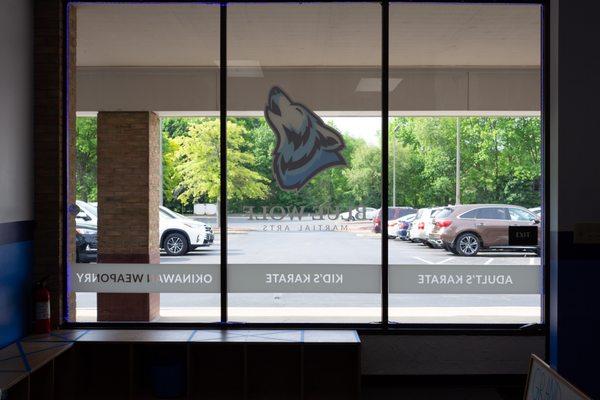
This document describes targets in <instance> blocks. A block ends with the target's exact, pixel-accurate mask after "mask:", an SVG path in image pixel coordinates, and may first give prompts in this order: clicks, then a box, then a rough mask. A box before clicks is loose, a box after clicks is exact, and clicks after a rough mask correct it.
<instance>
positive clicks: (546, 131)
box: [60, 0, 551, 346]
mask: <svg viewBox="0 0 600 400" xmlns="http://www.w3.org/2000/svg"><path fill="white" fill-rule="evenodd" d="M260 2H261V1H246V0H231V1H223V0H218V1H212V2H206V3H198V2H197V1H191V0H128V1H127V0H126V1H123V0H64V1H63V16H62V17H63V21H64V23H63V26H62V34H63V57H62V58H63V59H62V62H63V64H62V78H63V86H62V99H63V110H62V121H63V135H64V136H63V162H62V167H63V175H64V176H63V177H64V179H63V188H62V189H63V200H64V202H63V204H66V205H68V204H69V203H68V193H69V189H70V188H69V179H68V173H69V172H68V171H69V162H70V160H69V154H70V152H69V146H70V143H69V140H68V137H69V135H68V132H69V118H68V115H69V107H70V98H69V68H68V66H69V51H68V49H69V12H70V9H71V7H72V6H76V5H81V4H102V5H111V4H148V5H152V4H156V5H158V4H160V5H168V4H213V5H218V6H220V66H219V68H220V71H219V80H220V89H219V91H220V93H219V94H220V110H219V114H220V121H221V124H220V126H221V137H220V147H221V155H222V156H221V182H224V181H226V176H227V160H226V157H225V156H223V155H225V154H226V151H225V150H226V143H227V132H226V119H227V86H226V85H227V72H226V71H227V48H226V45H227V40H226V39H227V5H228V4H236V3H260ZM273 3H294V4H303V3H309V4H310V3H340V4H342V3H349V4H353V3H375V4H380V6H381V18H382V19H381V53H382V54H381V77H382V80H381V125H382V126H381V136H382V146H381V151H382V157H381V159H382V160H381V166H382V169H381V174H382V177H381V185H382V199H381V209H382V210H383V209H384V208H387V207H388V206H389V204H388V189H389V182H388V161H389V148H388V138H389V92H388V84H389V82H388V78H389V7H390V5H391V4H394V3H396V4H411V3H422V4H461V5H469V4H509V5H538V6H540V13H541V43H540V48H541V60H540V72H541V82H540V94H541V96H540V99H541V104H540V117H541V135H542V145H541V159H542V166H541V169H542V173H541V176H542V185H541V207H542V210H548V209H549V205H550V190H549V183H550V179H549V178H550V176H549V174H550V165H549V157H548V155H549V154H550V125H549V124H550V118H549V109H550V106H549V103H550V101H549V98H548V96H546V94H547V93H549V89H550V83H549V76H550V58H549V50H550V43H549V37H550V29H549V28H550V12H551V10H550V0H461V1H460V2H459V3H457V2H456V0H418V1H417V0H403V1H389V0H362V1H359V0H353V1H349V2H343V1H339V0H304V1H300V0H296V1H290V0H278V1H274V2H273ZM226 186H227V185H221V193H220V194H221V198H227V196H226V195H227V192H226V191H227V187H226ZM62 211H63V213H62V215H63V221H62V222H63V226H65V227H66V229H65V231H64V235H65V236H68V232H69V229H70V228H71V227H72V225H71V222H70V218H69V213H68V212H67V209H66V207H65V209H64V210H62ZM416 211H418V210H416ZM506 213H507V215H508V210H507V211H506ZM380 215H381V237H382V240H381V252H382V253H381V269H382V277H381V278H382V279H381V281H382V288H381V321H379V322H377V323H235V322H232V321H229V320H228V318H227V307H228V305H227V296H228V291H227V233H225V234H224V235H222V238H221V252H220V253H221V269H220V272H221V293H220V294H221V305H220V307H221V321H220V322H210V323H204V322H185V323H184V322H93V323H86V322H73V321H69V320H68V315H69V301H68V295H69V293H68V285H67V284H66V282H67V279H68V269H69V246H68V243H67V240H63V243H62V249H61V250H62V255H63V260H64V261H63V262H64V263H65V265H63V276H62V279H63V282H64V283H65V284H63V285H62V287H63V293H62V300H63V301H62V311H63V314H62V317H63V318H62V320H61V323H60V327H61V328H65V329H77V328H122V329H127V328H128V329H132V328H133V329H157V328H158V329H172V328H188V329H189V328H190V327H192V326H193V327H203V328H219V329H248V328H250V329H252V328H260V329H266V328H267V329H268V328H274V329H275V328H289V329H293V328H307V329H310V328H319V329H328V328H334V329H357V330H359V332H368V333H370V334H415V333H417V334H422V333H424V332H425V333H427V334H457V335H464V334H474V333H476V334H483V335H545V336H546V337H547V336H548V332H549V320H550V309H549V304H550V268H549V260H550V253H549V251H546V249H547V248H548V247H549V245H550V224H549V222H548V214H547V213H546V212H543V213H542V232H543V242H542V249H541V267H542V271H543V290H544V292H543V294H542V306H541V308H542V310H541V316H542V322H541V323H539V324H501V323H491V324H482V323H478V324H460V323H459V324H452V323H396V322H390V321H389V316H388V299H389V291H388V271H389V259H388V243H387V240H385V239H384V238H386V237H387V233H388V219H389V218H388V213H384V212H381V213H380ZM508 217H509V220H510V216H508ZM220 223H221V227H222V230H223V232H226V230H227V214H226V202H221V209H220ZM546 342H547V344H546V346H548V341H546Z"/></svg>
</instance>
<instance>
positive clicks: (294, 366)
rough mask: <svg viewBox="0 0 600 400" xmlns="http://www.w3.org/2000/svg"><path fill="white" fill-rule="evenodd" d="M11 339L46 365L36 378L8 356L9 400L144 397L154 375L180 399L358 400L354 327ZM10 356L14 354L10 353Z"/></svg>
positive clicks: (152, 393) (152, 392)
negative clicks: (178, 391) (176, 389)
mask: <svg viewBox="0 0 600 400" xmlns="http://www.w3.org/2000/svg"><path fill="white" fill-rule="evenodd" d="M20 343H22V346H23V348H24V349H25V348H27V349H29V350H31V349H34V348H35V347H36V346H38V347H39V346H46V347H48V348H49V350H45V351H40V352H37V353H32V352H29V353H27V351H25V353H26V354H27V360H30V357H31V360H34V361H33V362H34V363H35V365H48V367H42V368H46V372H45V373H44V374H39V377H38V376H36V373H35V372H34V370H33V367H31V370H30V371H27V368H26V366H24V365H21V364H19V365H17V364H18V361H14V362H15V363H16V364H15V366H14V368H16V369H15V371H18V372H14V374H15V375H14V376H12V375H10V374H12V373H13V372H10V371H9V370H7V371H6V372H2V373H0V374H6V375H5V378H0V379H3V380H2V382H7V383H6V388H7V389H8V393H9V394H10V397H9V399H12V398H19V399H28V398H30V399H37V398H44V399H52V398H54V399H96V398H98V399H99V398H111V399H153V398H158V397H156V384H157V382H156V381H157V379H158V380H164V381H167V382H163V384H167V385H169V384H173V383H174V382H180V383H181V384H183V385H184V386H183V391H182V392H181V396H180V397H179V398H182V399H299V400H300V399H358V398H359V394H360V339H359V337H358V335H357V333H356V331H339V330H338V331H333V330H236V329H231V330H100V329H98V330H79V331H77V330H73V331H57V332H54V333H53V334H51V335H45V336H32V337H28V338H26V339H24V340H23V341H22V342H20ZM52 346H56V347H52ZM9 347H10V346H9ZM67 350H68V351H67ZM3 351H4V350H3ZM17 351H18V348H17ZM33 351H35V350H33ZM46 351H47V352H48V353H45V352H46ZM37 354H40V356H38V355H37ZM41 354H45V356H44V357H45V358H46V359H47V360H49V361H46V364H43V360H42V358H41V357H42V356H41ZM7 355H8V353H7ZM10 355H12V356H17V353H15V352H14V349H12V350H11V353H10ZM36 357H37V358H39V362H38V361H37V360H36ZM0 358H4V357H0ZM19 359H21V358H20V357H19V358H13V359H12V360H19ZM31 365H32V364H31V362H30V366H31ZM165 366H166V368H167V369H164V368H165ZM10 368H13V366H11V367H10ZM19 368H21V369H20V370H19ZM38 368H39V367H38ZM161 368H163V369H161ZM8 382H11V383H10V384H8ZM38 382H39V383H38ZM42 383H43V384H42ZM4 384H5V383H3V385H4ZM2 387H5V386H2ZM39 393H44V394H45V395H44V396H41V397H40V396H39Z"/></svg>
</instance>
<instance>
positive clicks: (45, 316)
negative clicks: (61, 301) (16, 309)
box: [33, 277, 50, 333]
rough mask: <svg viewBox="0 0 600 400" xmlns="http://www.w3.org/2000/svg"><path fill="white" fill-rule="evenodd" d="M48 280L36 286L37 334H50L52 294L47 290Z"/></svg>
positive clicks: (35, 329)
mask: <svg viewBox="0 0 600 400" xmlns="http://www.w3.org/2000/svg"><path fill="white" fill-rule="evenodd" d="M46 279H48V277H46V278H44V279H42V280H40V281H39V282H37V283H36V285H35V293H34V296H33V298H34V299H33V301H34V302H35V326H34V331H35V333H50V292H49V291H48V289H47V288H46Z"/></svg>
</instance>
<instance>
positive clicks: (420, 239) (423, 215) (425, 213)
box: [410, 207, 442, 247]
mask: <svg viewBox="0 0 600 400" xmlns="http://www.w3.org/2000/svg"><path fill="white" fill-rule="evenodd" d="M441 209H442V208H441V207H436V208H421V209H420V210H419V211H418V212H417V215H416V216H415V219H414V221H413V223H412V226H411V228H410V240H412V241H413V242H416V243H423V244H426V245H428V246H429V247H434V245H435V242H430V241H429V234H430V233H431V230H432V229H433V217H434V216H435V214H436V213H437V212H438V211H440V210H441Z"/></svg>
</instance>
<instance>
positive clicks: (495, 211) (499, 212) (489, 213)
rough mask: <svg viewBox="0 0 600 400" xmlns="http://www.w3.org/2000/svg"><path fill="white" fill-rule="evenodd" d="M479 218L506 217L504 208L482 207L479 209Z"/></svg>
mask: <svg viewBox="0 0 600 400" xmlns="http://www.w3.org/2000/svg"><path fill="white" fill-rule="evenodd" d="M477 219H506V210H505V209H504V208H480V209H479V210H478V211H477Z"/></svg>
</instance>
